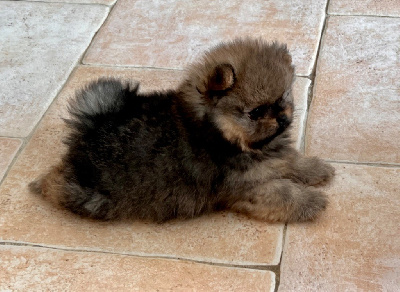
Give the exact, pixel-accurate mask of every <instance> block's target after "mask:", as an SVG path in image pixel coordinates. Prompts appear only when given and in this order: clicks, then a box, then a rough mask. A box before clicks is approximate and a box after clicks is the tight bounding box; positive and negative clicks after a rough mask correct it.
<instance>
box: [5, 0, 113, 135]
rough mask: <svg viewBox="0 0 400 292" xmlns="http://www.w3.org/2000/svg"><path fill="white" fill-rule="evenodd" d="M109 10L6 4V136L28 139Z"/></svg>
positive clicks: (56, 4)
mask: <svg viewBox="0 0 400 292" xmlns="http://www.w3.org/2000/svg"><path fill="white" fill-rule="evenodd" d="M108 11H109V8H107V7H105V6H98V5H90V6H89V5H73V4H60V3H38V2H35V3H32V2H20V1H1V2H0V30H1V31H0V35H1V37H2V41H1V42H0V88H1V89H2V90H1V92H0V135H3V136H11V137H25V136H27V135H28V134H29V133H30V132H31V131H32V129H33V128H34V126H35V125H36V123H37V122H38V121H39V119H40V118H41V116H42V115H43V113H44V112H45V111H46V109H47V108H48V106H49V104H50V103H51V101H52V100H53V98H54V97H55V95H56V93H57V92H58V90H59V89H60V88H61V87H62V85H63V83H64V82H65V80H66V79H67V77H68V75H69V74H70V72H71V70H72V69H73V67H74V66H75V64H76V62H77V61H78V60H79V58H80V56H81V55H82V53H83V52H84V51H85V49H86V48H87V46H88V45H89V43H90V41H91V39H92V37H93V35H94V33H95V32H96V31H97V30H98V28H99V27H100V25H101V24H102V23H103V21H104V19H105V17H106V16H107V14H108Z"/></svg>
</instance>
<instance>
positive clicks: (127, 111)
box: [30, 39, 334, 222]
mask: <svg viewBox="0 0 400 292" xmlns="http://www.w3.org/2000/svg"><path fill="white" fill-rule="evenodd" d="M291 63H292V58H291V56H290V55H289V53H288V51H287V49H286V46H284V45H280V44H277V43H273V44H268V43H266V42H264V41H262V40H252V39H239V40H235V41H232V42H229V43H225V44H221V45H219V46H217V47H215V48H213V49H212V50H210V51H209V52H207V53H206V54H205V55H204V56H203V58H202V59H201V60H200V61H199V62H198V63H195V64H193V65H192V66H191V67H189V70H188V72H187V76H186V78H184V79H183V81H182V82H181V84H180V86H179V87H178V88H177V89H176V90H171V91H167V92H154V93H150V94H141V93H138V86H136V87H135V86H133V87H132V86H129V85H128V84H124V83H123V82H121V81H118V80H113V79H100V80H98V81H96V82H93V83H91V84H89V85H88V86H87V87H86V88H85V89H83V90H82V91H80V92H79V93H77V96H76V98H75V99H74V100H73V101H72V102H71V103H70V107H69V112H70V115H71V117H70V118H69V119H67V120H66V123H67V125H68V126H69V128H70V129H71V133H70V134H69V136H68V137H67V139H66V142H65V143H66V144H67V146H68V151H67V153H66V154H65V156H64V157H63V158H62V162H61V163H60V164H59V165H57V166H54V167H53V168H52V169H51V170H50V171H49V172H48V173H47V174H45V175H43V176H42V177H40V178H39V179H37V180H36V181H35V182H32V183H31V184H30V188H31V190H32V191H34V192H37V193H41V194H43V196H44V197H45V198H47V199H48V200H50V201H52V202H53V203H55V204H56V205H60V206H62V207H64V208H67V209H69V210H71V211H72V212H74V213H77V214H79V215H82V216H86V217H91V218H96V219H103V220H109V219H116V218H132V219H142V220H152V221H156V222H164V221H166V220H170V219H173V218H193V217H195V216H199V215H201V214H204V213H209V212H213V211H216V210H223V209H231V210H234V211H237V212H241V213H245V214H247V215H248V216H250V217H253V218H256V219H260V220H266V221H283V222H293V221H306V220H312V219H314V218H315V217H316V216H317V215H318V214H319V213H320V212H321V211H322V210H324V209H325V207H326V205H327V202H328V200H327V197H326V195H324V194H323V193H322V192H320V191H318V190H317V189H315V188H314V187H312V186H314V185H318V184H321V183H325V182H327V181H329V180H330V179H331V178H332V176H333V174H334V169H333V167H331V166H329V165H328V164H326V163H324V162H322V161H321V160H319V159H318V158H315V157H311V158H308V157H304V156H302V155H301V154H299V153H298V152H297V151H296V150H295V149H294V148H292V146H291V141H290V138H289V134H288V131H287V130H288V127H289V126H290V124H291V122H292V119H293V110H294V106H293V97H292V84H293V80H294V67H293V66H292V64H291Z"/></svg>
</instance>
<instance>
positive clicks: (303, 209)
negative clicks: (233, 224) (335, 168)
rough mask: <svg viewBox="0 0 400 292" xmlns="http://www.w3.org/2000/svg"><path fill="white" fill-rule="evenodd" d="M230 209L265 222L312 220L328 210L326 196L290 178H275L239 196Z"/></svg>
mask: <svg viewBox="0 0 400 292" xmlns="http://www.w3.org/2000/svg"><path fill="white" fill-rule="evenodd" d="M236 198H237V201H235V202H234V203H233V204H232V205H231V206H230V208H231V209H233V210H235V211H238V212H240V213H244V214H247V215H248V216H250V217H253V218H256V219H260V220H266V221H272V222H275V221H282V222H297V221H308V220H313V219H315V218H316V217H317V215H318V214H319V213H320V212H321V211H322V210H324V209H325V208H326V206H327V204H328V199H327V197H326V195H325V194H323V193H322V192H319V191H317V190H316V189H314V188H313V187H305V186H303V185H301V184H296V183H294V182H292V181H291V180H289V179H275V180H272V181H269V182H267V183H264V184H261V185H259V186H256V187H254V188H253V189H251V190H249V191H248V192H247V193H245V194H241V195H240V196H237V197H236Z"/></svg>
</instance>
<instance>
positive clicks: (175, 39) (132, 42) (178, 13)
mask: <svg viewBox="0 0 400 292" xmlns="http://www.w3.org/2000/svg"><path fill="white" fill-rule="evenodd" d="M325 5H326V0H317V1H314V0H293V1H278V0H269V1H261V0H257V1H252V2H251V4H249V3H248V2H247V1H206V0H202V1H185V0H179V1H155V0H150V1H149V0H136V1H130V0H120V1H118V3H117V4H116V6H115V8H114V9H113V11H112V13H111V15H110V18H109V19H108V20H107V21H106V23H105V25H104V26H103V27H102V29H101V30H100V32H99V33H98V34H97V36H96V37H95V39H94V41H93V43H92V45H91V47H90V49H89V51H88V53H87V54H86V56H85V58H84V62H85V63H88V64H107V65H129V66H145V67H168V68H182V67H184V66H185V65H186V64H187V63H188V62H191V61H193V60H194V59H195V57H196V56H197V55H198V54H199V53H201V52H203V51H204V50H206V49H209V48H210V47H211V46H212V45H215V44H217V43H219V42H220V41H222V40H229V39H232V38H235V37H244V36H252V37H262V38H264V39H267V40H270V41H274V40H279V41H281V42H284V43H288V46H289V48H290V50H291V51H292V54H293V57H294V62H295V64H296V65H297V73H298V74H299V75H309V74H310V73H311V69H312V66H313V64H314V60H315V57H316V51H317V46H318V42H319V35H320V32H321V28H322V23H323V18H324V11H325Z"/></svg>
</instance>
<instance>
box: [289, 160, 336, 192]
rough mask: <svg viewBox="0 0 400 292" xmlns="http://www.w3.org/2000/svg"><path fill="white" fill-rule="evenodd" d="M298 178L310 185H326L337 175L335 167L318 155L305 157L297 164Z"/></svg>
mask: <svg viewBox="0 0 400 292" xmlns="http://www.w3.org/2000/svg"><path fill="white" fill-rule="evenodd" d="M296 171H297V174H296V176H297V178H298V179H299V180H300V181H301V182H302V183H304V184H306V185H310V186H316V185H324V184H326V183H328V182H329V181H330V180H331V179H332V178H333V176H334V175H335V168H334V167H333V166H331V165H330V164H328V163H326V162H323V161H322V160H321V159H319V158H317V157H303V158H302V159H300V160H299V161H298V163H297V166H296Z"/></svg>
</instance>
